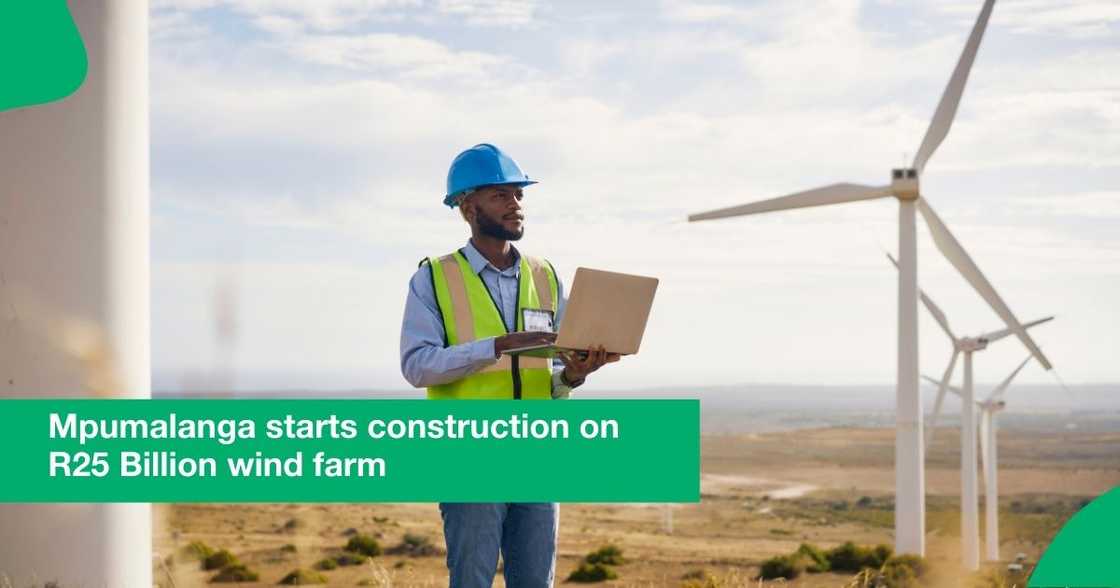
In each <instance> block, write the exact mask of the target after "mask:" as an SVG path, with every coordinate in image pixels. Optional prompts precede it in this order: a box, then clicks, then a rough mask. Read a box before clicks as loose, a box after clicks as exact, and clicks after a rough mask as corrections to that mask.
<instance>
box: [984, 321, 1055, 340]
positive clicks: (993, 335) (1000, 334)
mask: <svg viewBox="0 0 1120 588" xmlns="http://www.w3.org/2000/svg"><path fill="white" fill-rule="evenodd" d="M1052 320H1054V317H1052V316H1048V317H1046V318H1040V319H1038V320H1033V321H1031V322H1029V323H1023V328H1024V329H1029V328H1031V327H1033V326H1036V325H1041V324H1042V323H1045V322H1047V321H1052ZM1010 334H1011V329H1007V328H1004V329H1000V330H998V331H992V332H990V333H984V334H983V335H980V338H981V339H987V340H988V343H993V342H995V341H999V340H1000V339H1003V338H1004V337H1006V336H1008V335H1010Z"/></svg>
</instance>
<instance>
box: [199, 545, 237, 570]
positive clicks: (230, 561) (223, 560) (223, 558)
mask: <svg viewBox="0 0 1120 588" xmlns="http://www.w3.org/2000/svg"><path fill="white" fill-rule="evenodd" d="M239 563H241V562H239V561H237V556H236V555H234V554H232V553H230V552H229V551H227V550H225V549H222V550H219V551H215V552H214V553H212V554H210V557H207V558H206V559H204V560H202V569H204V570H220V569H222V568H224V567H226V566H234V565H237V564H239Z"/></svg>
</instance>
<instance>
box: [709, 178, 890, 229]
mask: <svg viewBox="0 0 1120 588" xmlns="http://www.w3.org/2000/svg"><path fill="white" fill-rule="evenodd" d="M890 195H891V189H890V186H864V185H861V184H832V185H829V186H824V187H822V188H815V189H812V190H806V191H804V192H797V193H794V194H789V195H787V196H779V197H778V198H771V199H769V200H760V201H758V202H752V203H750V204H741V205H739V206H731V207H728V208H720V209H718V210H709V211H707V212H700V213H696V214H690V215H688V222H696V221H702V220H713V219H717V218H728V217H733V216H743V215H748V214H758V213H760V212H772V211H775V210H786V209H790V208H807V207H810V206H826V205H829V204H842V203H844V202H856V201H859V200H871V199H874V198H882V197H884V196H890Z"/></svg>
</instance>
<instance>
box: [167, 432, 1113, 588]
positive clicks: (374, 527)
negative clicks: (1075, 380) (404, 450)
mask: <svg viewBox="0 0 1120 588" xmlns="http://www.w3.org/2000/svg"><path fill="white" fill-rule="evenodd" d="M954 437H956V435H953V434H950V433H949V432H948V431H946V432H945V433H944V436H943V437H941V438H939V439H938V443H936V444H935V446H934V448H933V449H932V451H931V452H930V454H929V455H928V458H927V480H928V499H927V544H928V557H929V560H930V564H931V566H932V568H934V570H935V571H936V572H937V574H936V576H935V577H938V578H940V579H939V580H938V581H937V584H939V585H946V586H950V585H954V586H955V585H960V583H961V581H962V577H961V576H960V572H959V568H958V566H957V562H958V561H959V559H960V552H959V519H960V514H959V507H958V501H957V496H958V495H959V475H960V472H959V465H958V464H959V461H958V458H957V457H956V456H958V455H959V453H958V447H957V444H956V443H955V442H956V441H957V439H954ZM893 443H894V432H893V430H890V429H841V428H828V429H812V430H802V431H792V432H784V433H770V434H758V435H735V436H718V437H715V436H713V437H705V438H704V439H703V442H702V451H701V453H702V462H703V466H702V471H703V473H702V479H701V496H702V498H701V501H700V503H698V504H677V505H669V506H666V505H660V504H657V505H654V504H564V505H562V506H561V509H560V513H561V514H560V520H561V526H560V544H559V552H560V554H559V561H558V567H557V581H558V583H562V582H563V581H564V580H565V579H566V578H567V577H568V575H569V574H570V573H571V571H572V570H573V569H575V568H576V567H577V566H578V565H579V563H580V561H581V559H582V558H583V557H584V555H586V554H587V553H588V552H590V551H593V550H595V549H597V548H599V547H601V546H603V545H606V544H613V545H616V546H618V547H619V548H621V549H622V551H623V553H624V556H625V557H626V559H627V560H628V563H626V564H624V565H621V566H618V567H617V568H616V569H617V572H618V574H619V579H617V580H612V581H609V582H605V583H602V584H599V585H601V586H612V587H621V586H681V585H682V583H683V580H682V577H683V576H685V574H688V573H690V572H692V573H698V572H697V571H698V570H702V571H703V572H705V573H707V574H708V575H709V576H710V577H712V578H714V580H715V581H714V582H713V583H712V584H711V585H713V586H759V585H760V583H759V582H758V581H757V580H754V579H753V578H755V577H756V576H757V574H758V566H759V564H760V563H761V562H762V561H763V560H764V559H766V558H768V557H771V556H774V555H779V554H784V553H789V552H791V551H793V550H795V549H796V548H797V547H798V545H799V544H800V543H802V542H811V543H814V544H817V545H819V546H821V547H825V548H828V547H833V546H835V545H837V544H840V543H842V542H845V541H854V542H856V543H858V544H869V545H870V544H877V543H886V544H890V543H892V541H893V539H892V530H893V499H892V490H893V475H894V474H893V459H894V457H893ZM999 451H1000V454H999V457H1000V468H1001V469H1000V480H999V484H1000V489H1001V494H1002V496H1001V501H1000V510H1001V523H1000V524H1001V528H1000V531H1001V539H1002V544H1001V556H1002V557H1003V558H1005V559H1007V558H1011V557H1014V556H1015V554H1017V553H1023V554H1025V555H1026V558H1027V560H1028V561H1035V560H1037V558H1038V556H1039V555H1040V554H1041V553H1042V551H1043V550H1044V549H1045V547H1046V545H1047V544H1048V543H1049V541H1050V539H1051V538H1052V537H1053V535H1054V533H1055V532H1056V531H1057V530H1058V529H1059V528H1060V527H1061V525H1062V524H1063V523H1064V521H1065V520H1066V519H1068V517H1069V516H1071V515H1072V514H1073V513H1074V512H1076V510H1077V509H1078V508H1079V507H1080V506H1081V505H1083V504H1084V502H1085V501H1086V500H1087V499H1091V498H1093V497H1095V496H1098V495H1100V494H1102V493H1103V492H1105V491H1106V490H1108V489H1110V488H1112V487H1114V486H1116V485H1120V433H1080V432H1064V433H1061V434H1046V435H1042V434H1038V433H1029V434H1028V433H1017V432H1014V431H1001V437H1000V448H999ZM668 512H671V513H672V514H671V518H672V532H671V533H670V532H669V529H668V528H667V521H668V517H667V513H668ZM155 516H156V529H157V532H156V549H157V551H158V553H159V554H160V555H161V556H162V557H164V558H166V557H167V556H169V555H172V554H175V553H176V552H178V550H179V549H180V548H182V547H183V546H185V545H187V544H188V543H190V542H191V541H202V542H205V543H206V544H207V545H209V546H211V547H213V548H215V549H218V548H224V549H228V550H229V551H231V552H233V553H234V554H235V555H236V556H237V557H238V558H239V559H240V560H241V562H242V563H245V564H247V565H248V567H249V568H251V569H252V570H254V571H256V572H258V573H259V574H260V582H259V583H254V584H242V585H253V586H266V585H276V584H277V583H278V582H279V580H280V579H281V578H283V577H284V576H285V575H286V574H287V573H289V572H290V571H292V570H294V569H297V568H312V567H314V566H315V564H316V563H317V562H319V561H320V560H322V559H323V558H325V557H328V556H331V555H337V554H339V553H341V552H342V547H343V546H344V545H345V544H346V542H347V541H348V539H349V536H351V535H352V534H354V533H355V532H357V533H362V534H367V535H371V536H373V537H375V538H376V539H377V540H378V541H379V543H380V544H381V546H382V547H384V548H392V547H394V546H397V545H399V544H400V543H401V542H402V541H403V539H404V536H405V534H409V535H412V536H419V537H424V538H427V539H429V540H430V541H431V543H432V545H433V546H434V547H435V548H436V549H437V550H442V548H443V538H442V533H441V527H440V520H439V515H438V511H437V508H436V506H435V505H434V504H369V505H367V504H169V505H159V506H157V507H156V512H155ZM981 518H983V517H981ZM200 567H201V566H200V565H199V563H198V562H197V561H189V560H187V559H185V558H183V557H181V556H180V557H175V558H172V559H171V561H170V562H168V563H167V564H166V565H164V564H161V565H160V566H158V567H157V568H156V571H155V578H156V580H157V582H159V583H160V584H161V585H163V586H172V585H174V586H175V587H176V588H186V587H193V586H203V585H206V584H207V583H208V580H209V579H210V578H211V577H212V576H213V575H214V573H215V572H213V571H202V570H201V569H200ZM322 573H323V575H324V576H326V578H327V579H328V581H329V584H330V585H338V586H355V585H365V586H445V585H446V584H447V579H446V577H447V575H446V568H445V566H444V559H443V557H442V556H441V555H428V556H420V557H410V556H407V555H381V556H379V557H376V558H373V559H372V560H370V562H368V563H366V564H363V565H357V566H346V567H339V568H337V569H334V570H329V571H323V572H322ZM850 580H851V578H850V577H849V576H844V575H839V574H812V575H804V576H802V577H801V578H799V579H797V580H795V581H793V582H789V583H786V584H789V585H792V586H798V587H801V586H805V587H812V586H844V585H846V584H847V583H848V582H849V581H850ZM172 582H173V584H172ZM771 584H774V583H773V582H765V583H761V585H771ZM503 585H504V584H503V582H502V581H501V578H500V575H499V578H498V580H497V581H496V582H495V586H503ZM570 585H576V584H570Z"/></svg>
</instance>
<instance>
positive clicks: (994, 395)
mask: <svg viewBox="0 0 1120 588" xmlns="http://www.w3.org/2000/svg"><path fill="white" fill-rule="evenodd" d="M1032 359H1034V356H1031V355H1028V356H1027V358H1026V359H1024V360H1023V363H1020V364H1019V367H1017V368H1015V371H1013V372H1011V375H1010V376H1007V378H1006V379H1005V380H1004V381H1002V382H1000V383H999V386H996V389H995V390H992V393H991V394H989V395H988V399H987V401H988V402H991V401H993V400H995V399H996V398H999V397H1000V396H1001V395H1002V394H1003V391H1004V390H1007V387H1008V386H1010V385H1011V380H1014V379H1015V376H1017V375H1019V372H1020V371H1022V370H1023V368H1024V367H1026V366H1027V364H1028V363H1030V361H1031V360H1032Z"/></svg>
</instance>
